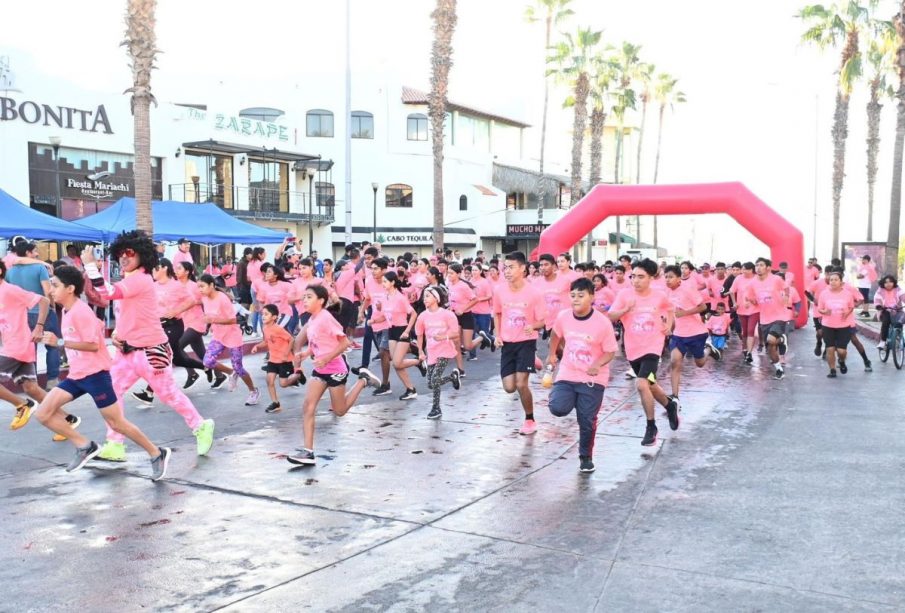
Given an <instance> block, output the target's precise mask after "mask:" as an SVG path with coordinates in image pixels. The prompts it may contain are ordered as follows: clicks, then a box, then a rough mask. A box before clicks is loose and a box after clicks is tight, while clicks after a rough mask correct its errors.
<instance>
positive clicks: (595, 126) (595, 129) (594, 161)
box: [591, 106, 606, 187]
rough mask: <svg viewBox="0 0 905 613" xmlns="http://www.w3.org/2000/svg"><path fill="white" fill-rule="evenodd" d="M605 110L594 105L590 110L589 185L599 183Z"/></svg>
mask: <svg viewBox="0 0 905 613" xmlns="http://www.w3.org/2000/svg"><path fill="white" fill-rule="evenodd" d="M605 122H606V112H604V110H603V109H602V108H597V107H596V106H595V108H594V110H593V111H591V187H594V186H595V185H597V184H598V183H600V163H601V160H602V159H603V125H604V123H605Z"/></svg>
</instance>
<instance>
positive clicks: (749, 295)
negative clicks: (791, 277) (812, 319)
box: [739, 274, 787, 325]
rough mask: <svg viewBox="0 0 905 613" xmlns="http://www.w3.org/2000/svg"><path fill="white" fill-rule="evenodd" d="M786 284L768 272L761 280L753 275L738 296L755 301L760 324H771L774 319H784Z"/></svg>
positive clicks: (785, 314) (785, 316) (785, 317)
mask: <svg viewBox="0 0 905 613" xmlns="http://www.w3.org/2000/svg"><path fill="white" fill-rule="evenodd" d="M785 290H786V285H785V283H783V280H782V279H781V278H779V277H777V276H776V275H771V274H768V275H767V277H766V278H765V279H763V280H761V279H760V278H759V277H757V276H755V277H754V279H753V280H752V281H751V282H750V283H748V285H747V286H745V293H744V295H743V296H742V295H740V296H739V297H740V298H741V299H742V300H745V299H747V300H750V301H751V302H757V309H758V311H759V312H760V323H761V325H767V324H772V323H773V322H776V321H786V320H787V311H786V299H785Z"/></svg>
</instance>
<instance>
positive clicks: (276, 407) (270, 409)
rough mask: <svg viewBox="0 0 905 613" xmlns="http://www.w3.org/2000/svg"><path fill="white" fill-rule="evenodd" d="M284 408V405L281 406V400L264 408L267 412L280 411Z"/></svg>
mask: <svg viewBox="0 0 905 613" xmlns="http://www.w3.org/2000/svg"><path fill="white" fill-rule="evenodd" d="M282 410H283V407H281V406H280V403H279V402H271V403H270V404H268V405H267V408H266V409H264V412H265V413H279V412H280V411H282Z"/></svg>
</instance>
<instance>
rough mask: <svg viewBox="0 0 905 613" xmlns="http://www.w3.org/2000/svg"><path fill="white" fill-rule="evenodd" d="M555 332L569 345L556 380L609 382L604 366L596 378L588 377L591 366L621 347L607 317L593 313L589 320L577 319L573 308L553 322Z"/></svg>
mask: <svg viewBox="0 0 905 613" xmlns="http://www.w3.org/2000/svg"><path fill="white" fill-rule="evenodd" d="M553 332H555V333H556V334H557V336H559V337H560V338H562V339H563V341H565V344H566V345H565V348H564V349H563V353H562V361H560V363H559V371H558V372H557V374H556V380H557V381H570V382H572V383H598V384H600V385H606V384H607V383H609V380H610V366H609V364H607V365H606V366H603V367H601V368H600V370H599V371H598V372H597V374H596V375H593V376H592V375H589V374H588V367H589V366H590V365H591V364H593V363H594V362H597V361H598V360H600V358H601V357H603V354H604V353H615V351H616V349H617V348H618V344H617V343H616V334H615V333H614V332H613V324H612V323H611V322H610V320H609V318H608V317H607V316H606V315H604V314H603V313H600V312H599V311H594V310H592V311H591V316H590V317H588V318H587V319H577V318H576V317H575V314H574V313H573V312H572V310H571V309H569V310H568V311H562V312H561V313H560V314H559V315H558V316H557V317H556V321H555V322H554V323H553Z"/></svg>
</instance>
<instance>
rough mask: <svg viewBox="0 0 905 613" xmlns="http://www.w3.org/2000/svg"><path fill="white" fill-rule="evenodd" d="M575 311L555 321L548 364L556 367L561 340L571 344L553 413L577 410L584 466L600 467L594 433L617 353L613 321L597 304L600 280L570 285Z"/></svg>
mask: <svg viewBox="0 0 905 613" xmlns="http://www.w3.org/2000/svg"><path fill="white" fill-rule="evenodd" d="M569 289H570V297H571V299H572V309H571V311H562V312H560V313H559V315H558V316H557V317H556V321H555V322H554V323H553V330H552V334H551V337H550V355H549V357H547V364H549V365H550V367H554V366H555V365H556V362H557V357H556V354H557V350H558V349H559V345H560V342H564V343H565V349H564V350H563V354H562V355H563V357H562V362H560V364H559V371H558V372H557V374H556V383H554V384H553V390H552V391H551V392H550V412H551V413H552V414H553V415H555V416H557V417H565V416H566V415H568V414H569V413H571V412H572V409H575V414H576V416H577V417H578V461H579V464H578V470H579V471H580V472H583V473H591V472H594V457H593V456H594V437H595V436H596V435H597V414H598V413H599V412H600V405H601V404H602V403H603V394H604V391H605V390H606V385H607V383H608V382H609V380H610V367H609V363H610V362H611V361H612V360H613V356H614V355H616V349H617V347H618V345H617V344H616V334H615V333H614V332H613V324H612V323H610V320H609V318H607V316H606V315H604V314H603V313H601V312H599V311H597V310H595V309H594V308H593V301H594V285H593V284H592V283H591V282H590V281H589V280H587V279H576V280H575V281H572V283H571V285H570V286H569Z"/></svg>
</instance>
